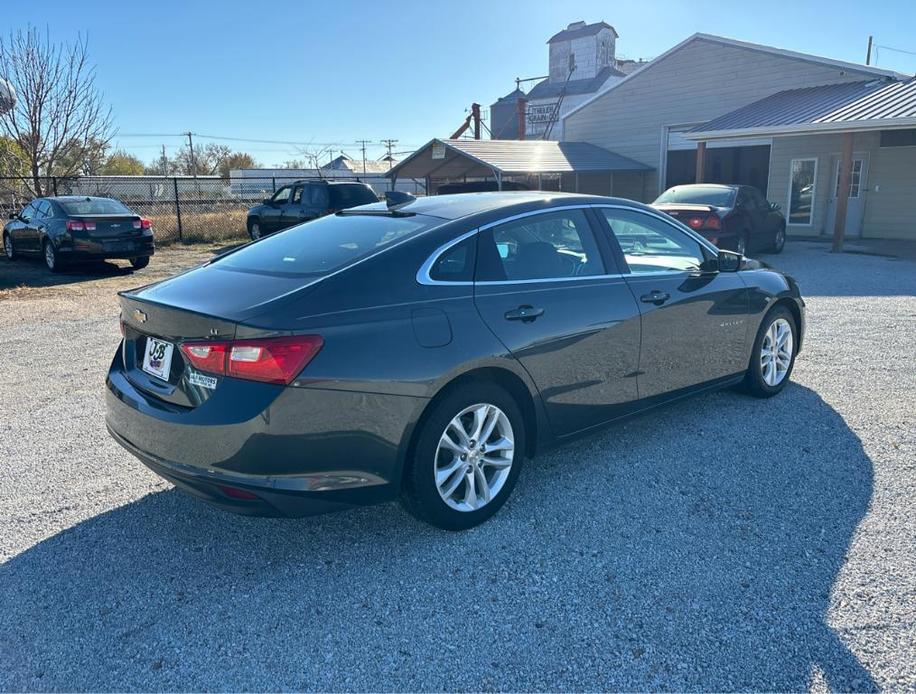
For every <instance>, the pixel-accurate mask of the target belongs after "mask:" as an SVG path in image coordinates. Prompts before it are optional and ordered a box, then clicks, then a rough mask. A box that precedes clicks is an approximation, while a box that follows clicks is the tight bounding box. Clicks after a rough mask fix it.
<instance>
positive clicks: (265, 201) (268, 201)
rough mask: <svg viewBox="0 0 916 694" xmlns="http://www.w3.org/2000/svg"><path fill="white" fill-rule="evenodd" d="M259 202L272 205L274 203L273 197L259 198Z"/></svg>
mask: <svg viewBox="0 0 916 694" xmlns="http://www.w3.org/2000/svg"><path fill="white" fill-rule="evenodd" d="M261 204H263V205H273V204H274V201H273V198H264V199H263V200H261Z"/></svg>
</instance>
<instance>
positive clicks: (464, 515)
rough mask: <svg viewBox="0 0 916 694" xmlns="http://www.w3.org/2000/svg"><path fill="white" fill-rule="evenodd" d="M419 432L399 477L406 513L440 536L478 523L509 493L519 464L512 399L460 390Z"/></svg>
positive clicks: (520, 441)
mask: <svg viewBox="0 0 916 694" xmlns="http://www.w3.org/2000/svg"><path fill="white" fill-rule="evenodd" d="M422 427H423V428H422V429H421V431H420V433H419V436H418V438H417V442H416V445H415V446H414V450H413V455H412V457H411V460H409V461H408V465H407V468H406V470H405V473H404V487H403V494H402V499H403V502H404V505H405V507H406V508H407V510H408V511H410V512H411V513H412V514H413V515H415V516H416V517H417V518H419V519H421V520H423V521H426V522H427V523H430V524H431V525H434V526H436V527H438V528H443V529H445V530H465V529H467V528H472V527H474V526H475V525H479V524H480V523H483V522H484V521H485V520H487V519H488V518H489V517H490V516H492V515H493V514H494V513H496V512H497V511H498V510H499V509H500V507H502V505H503V504H504V503H505V502H506V499H507V498H508V497H509V494H511V493H512V488H513V487H514V486H515V482H516V480H517V479H518V475H519V472H520V470H521V466H522V461H523V459H524V451H525V423H524V419H523V417H522V413H521V410H520V409H519V406H518V404H517V403H516V402H515V399H514V398H513V397H512V396H511V395H510V394H509V393H508V392H506V391H505V390H504V389H502V388H500V387H499V386H497V385H494V384H491V383H482V382H481V383H469V384H466V385H462V386H459V387H458V388H456V389H455V390H453V391H452V392H450V393H448V394H447V395H446V396H445V397H443V398H442V399H441V400H440V401H438V402H437V403H436V404H435V405H433V410H432V411H431V412H430V414H429V416H428V417H427V418H426V420H425V422H424V424H423V425H422Z"/></svg>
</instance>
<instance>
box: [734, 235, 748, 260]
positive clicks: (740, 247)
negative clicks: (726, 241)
mask: <svg viewBox="0 0 916 694" xmlns="http://www.w3.org/2000/svg"><path fill="white" fill-rule="evenodd" d="M747 245H748V233H747V231H742V232H740V233H739V234H738V238H737V239H735V251H736V252H738V253H740V254H741V255H745V254H746V253H747Z"/></svg>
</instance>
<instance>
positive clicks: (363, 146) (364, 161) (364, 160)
mask: <svg viewBox="0 0 916 694" xmlns="http://www.w3.org/2000/svg"><path fill="white" fill-rule="evenodd" d="M371 142H372V140H357V141H356V144H358V145H359V146H360V149H362V151H363V176H365V175H366V145H368V144H371Z"/></svg>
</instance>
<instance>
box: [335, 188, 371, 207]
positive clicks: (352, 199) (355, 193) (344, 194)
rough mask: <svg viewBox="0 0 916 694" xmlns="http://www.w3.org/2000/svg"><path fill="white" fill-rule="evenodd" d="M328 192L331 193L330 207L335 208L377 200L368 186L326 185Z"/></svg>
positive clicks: (354, 205) (366, 203) (365, 203)
mask: <svg viewBox="0 0 916 694" xmlns="http://www.w3.org/2000/svg"><path fill="white" fill-rule="evenodd" d="M328 192H329V193H330V195H331V207H333V208H334V209H335V210H342V209H345V208H347V207H356V206H357V205H368V204H369V203H370V202H378V196H377V195H376V194H375V193H373V192H372V189H371V188H369V187H368V186H358V185H357V186H355V185H336V186H328Z"/></svg>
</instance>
